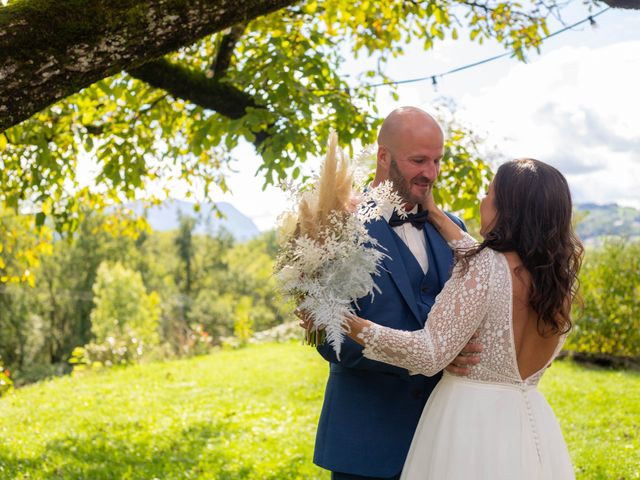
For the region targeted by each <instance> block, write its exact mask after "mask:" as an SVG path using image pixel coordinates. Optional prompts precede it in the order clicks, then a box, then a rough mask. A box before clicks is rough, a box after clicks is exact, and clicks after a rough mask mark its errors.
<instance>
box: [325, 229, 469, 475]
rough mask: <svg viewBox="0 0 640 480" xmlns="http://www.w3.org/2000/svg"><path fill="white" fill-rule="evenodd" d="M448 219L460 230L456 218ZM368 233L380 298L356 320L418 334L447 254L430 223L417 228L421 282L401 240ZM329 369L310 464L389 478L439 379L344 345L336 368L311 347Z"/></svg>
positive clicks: (362, 307)
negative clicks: (423, 257)
mask: <svg viewBox="0 0 640 480" xmlns="http://www.w3.org/2000/svg"><path fill="white" fill-rule="evenodd" d="M452 219H453V220H454V221H455V222H456V223H458V224H459V225H460V226H462V227H463V228H464V225H463V224H462V222H461V221H460V220H459V219H457V218H456V217H452ZM368 230H369V234H370V235H371V236H372V237H373V238H375V239H376V240H377V241H378V243H379V247H378V248H381V249H382V250H383V251H384V252H385V253H386V254H387V255H388V257H387V258H386V259H385V260H384V261H383V262H382V265H381V268H379V273H380V275H379V276H376V277H375V278H374V280H375V282H376V284H377V286H378V287H379V288H380V290H381V293H377V294H376V295H375V296H374V297H373V298H371V297H365V298H362V299H359V300H358V302H357V307H358V311H357V313H358V315H359V316H361V317H362V318H366V319H368V320H371V321H373V322H375V323H378V324H380V325H385V326H388V327H392V328H396V329H400V330H409V331H413V330H418V329H420V328H423V327H424V324H425V322H426V320H427V315H428V313H429V311H430V309H431V307H432V306H433V304H434V302H435V297H436V296H437V294H438V293H439V292H440V291H441V290H442V287H443V285H444V283H445V282H446V281H447V279H448V278H449V276H450V273H451V266H452V263H453V253H452V251H451V249H450V248H449V247H448V245H447V243H446V242H445V241H444V239H443V238H442V237H441V236H440V234H439V233H438V232H437V231H436V229H435V228H434V227H433V226H432V225H431V224H429V223H427V224H426V225H425V227H424V234H425V238H426V243H427V258H428V260H429V269H428V271H427V273H426V275H425V274H424V273H423V272H422V269H421V268H420V265H419V264H418V261H417V260H416V259H415V257H414V255H413V254H412V253H411V251H410V250H409V249H408V247H407V246H406V245H405V244H404V242H403V241H402V239H400V237H398V235H397V234H396V233H395V232H394V231H393V230H392V228H391V227H390V226H389V224H388V223H387V222H386V221H384V220H378V221H375V222H371V223H370V224H369V225H368ZM318 351H319V352H320V354H321V355H322V356H323V357H324V358H325V359H327V360H328V361H329V362H330V363H329V364H330V370H329V378H328V381H327V386H326V391H325V396H324V404H323V407H322V412H321V414H320V420H319V423H318V431H317V435H316V445H315V452H314V463H316V464H317V465H319V466H321V467H323V468H326V469H328V470H331V471H334V472H343V473H350V474H353V475H361V476H369V477H382V478H384V477H392V476H394V475H397V474H398V473H399V472H400V471H401V470H402V466H403V464H404V461H405V458H406V456H407V453H408V451H409V446H410V445H411V439H412V438H413V433H414V431H415V428H416V426H417V424H418V420H419V419H420V415H421V414H422V410H423V409H424V405H425V403H426V401H427V398H428V397H429V394H430V393H431V391H432V390H433V388H434V387H435V385H436V383H437V381H438V380H439V378H440V374H438V375H436V376H434V377H429V378H428V377H424V376H422V375H409V372H407V370H405V369H403V368H398V367H395V366H392V365H388V364H385V363H381V362H377V361H374V360H369V359H367V358H364V357H363V356H362V347H361V346H360V345H358V344H357V343H356V342H354V341H353V340H351V339H349V338H345V341H344V343H343V345H342V352H341V354H340V361H338V359H337V358H336V356H335V353H334V351H333V349H332V348H331V347H330V346H329V345H322V346H320V347H318Z"/></svg>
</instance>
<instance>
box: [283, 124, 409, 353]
mask: <svg viewBox="0 0 640 480" xmlns="http://www.w3.org/2000/svg"><path fill="white" fill-rule="evenodd" d="M337 144H338V139H337V135H336V134H335V132H332V133H331V134H330V135H329V145H328V151H327V155H326V158H325V160H324V163H323V165H322V168H321V170H320V175H319V177H318V178H317V179H316V180H315V182H314V185H313V186H312V187H311V188H310V189H307V190H304V189H298V191H297V194H296V201H297V205H296V207H295V208H294V209H293V210H291V211H289V212H285V213H284V214H283V215H281V217H280V228H279V230H278V234H279V235H278V236H279V241H280V245H281V247H280V252H279V254H278V257H277V260H276V267H275V270H276V275H277V277H278V280H279V287H280V290H281V291H282V292H283V293H284V294H285V295H286V296H288V297H291V298H293V299H294V301H295V302H296V303H297V305H298V308H299V309H301V310H304V311H306V312H307V314H308V315H309V316H310V318H311V320H313V327H312V328H311V331H307V332H306V338H305V339H306V341H307V343H309V344H311V345H317V344H320V343H322V342H324V341H327V342H328V343H329V344H330V345H331V346H332V347H333V349H334V350H335V352H336V355H337V356H338V358H340V350H341V345H342V340H343V338H344V332H343V328H342V327H343V323H344V317H345V315H347V314H349V313H355V312H354V308H355V307H356V306H357V304H356V301H357V299H358V298H361V297H364V296H367V295H372V296H373V295H374V294H375V292H376V291H379V290H378V289H377V287H376V284H375V282H374V277H375V276H376V275H378V274H379V273H378V266H379V264H380V262H381V261H382V259H383V258H384V257H385V256H386V254H385V253H384V251H383V248H382V247H381V246H380V245H379V244H378V242H377V241H376V240H375V239H374V238H372V237H371V236H369V234H368V232H367V229H366V223H367V222H370V221H372V220H376V219H379V218H380V217H382V216H383V215H384V214H386V213H389V214H390V213H391V212H392V211H393V209H394V208H395V209H397V210H398V212H404V209H402V208H400V207H401V206H402V204H403V201H402V200H401V198H400V197H399V196H398V194H397V193H396V192H395V191H394V190H393V188H392V185H391V183H389V182H384V183H383V184H381V185H379V186H377V187H375V188H369V189H367V190H364V191H363V189H361V188H360V189H359V188H357V186H356V184H355V183H356V182H355V170H354V168H353V167H352V165H351V164H350V162H349V160H348V159H347V158H346V157H345V156H344V154H343V153H342V152H341V151H339V150H338V147H337ZM400 214H401V215H402V213H400Z"/></svg>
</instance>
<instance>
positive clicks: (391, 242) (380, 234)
mask: <svg viewBox="0 0 640 480" xmlns="http://www.w3.org/2000/svg"><path fill="white" fill-rule="evenodd" d="M369 235H371V236H372V237H373V238H375V239H376V240H377V241H378V242H379V244H380V246H381V247H383V248H384V249H386V251H385V253H386V254H387V257H385V258H384V259H383V260H382V266H383V267H384V269H385V270H387V271H388V272H389V275H390V276H391V279H392V280H393V282H394V283H395V284H396V286H397V287H398V290H399V291H400V294H401V295H402V298H404V301H405V302H407V305H409V308H411V311H412V312H413V315H414V316H415V317H416V320H418V322H420V312H419V311H418V305H417V302H416V298H415V295H414V293H413V288H412V287H411V283H410V282H409V277H408V275H407V270H406V268H405V266H404V263H402V257H401V254H400V250H398V246H397V244H396V241H395V239H394V238H393V235H394V232H393V231H392V230H391V227H390V226H389V224H388V223H387V221H386V220H384V219H380V220H376V221H374V222H371V223H370V224H369Z"/></svg>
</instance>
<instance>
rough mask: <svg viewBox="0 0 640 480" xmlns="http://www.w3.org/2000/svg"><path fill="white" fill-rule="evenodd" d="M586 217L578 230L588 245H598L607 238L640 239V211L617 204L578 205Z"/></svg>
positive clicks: (578, 208) (580, 222) (581, 221)
mask: <svg viewBox="0 0 640 480" xmlns="http://www.w3.org/2000/svg"><path fill="white" fill-rule="evenodd" d="M576 208H577V210H578V211H579V212H581V215H584V218H582V219H581V220H580V221H579V223H578V225H577V227H576V230H577V232H578V235H579V236H580V238H581V239H582V240H583V241H585V242H586V243H594V242H595V243H598V239H601V238H602V237H606V236H624V237H630V238H640V210H638V209H635V208H632V207H621V206H619V205H616V204H615V203H611V204H608V205H596V204H593V203H582V204H579V205H576Z"/></svg>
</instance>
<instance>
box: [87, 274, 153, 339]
mask: <svg viewBox="0 0 640 480" xmlns="http://www.w3.org/2000/svg"><path fill="white" fill-rule="evenodd" d="M93 291H94V293H95V304H96V307H95V309H94V310H93V311H92V312H91V332H92V333H93V334H94V336H95V337H96V342H97V344H99V345H102V346H103V347H105V348H106V349H113V348H114V347H113V345H112V344H113V343H114V342H115V343H116V344H119V345H121V348H124V346H125V345H128V344H130V343H131V344H132V345H133V344H134V343H138V344H144V345H145V346H149V347H151V346H155V345H158V344H159V343H160V339H159V332H158V330H159V326H160V307H159V303H160V298H159V297H158V295H157V294H156V293H155V292H152V293H151V294H147V291H146V288H145V286H144V283H143V282H142V277H141V275H140V273H139V272H134V271H132V270H129V269H127V268H125V267H123V266H122V265H121V264H120V263H116V264H114V265H109V264H108V263H106V262H103V263H102V264H101V265H100V268H98V276H97V278H96V282H95V284H94V286H93ZM110 338H111V339H114V340H113V341H111V340H108V339H110ZM133 340H136V341H135V342H133ZM105 342H106V343H105ZM127 348H128V347H127ZM136 348H137V347H135V348H134V350H136Z"/></svg>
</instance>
